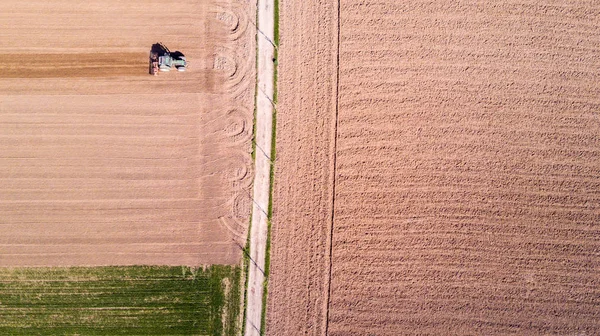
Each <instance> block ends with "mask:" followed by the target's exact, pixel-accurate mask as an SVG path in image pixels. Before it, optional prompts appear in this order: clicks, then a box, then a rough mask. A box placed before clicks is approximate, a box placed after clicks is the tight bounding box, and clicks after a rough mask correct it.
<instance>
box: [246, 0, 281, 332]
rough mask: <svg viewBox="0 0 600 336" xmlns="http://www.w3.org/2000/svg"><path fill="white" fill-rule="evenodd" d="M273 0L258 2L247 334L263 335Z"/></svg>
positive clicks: (272, 65)
mask: <svg viewBox="0 0 600 336" xmlns="http://www.w3.org/2000/svg"><path fill="white" fill-rule="evenodd" d="M273 5H274V1H273V0H259V1H258V30H259V31H258V50H257V53H258V64H257V71H258V77H257V80H258V91H257V92H256V134H255V137H256V139H255V141H256V158H255V161H254V165H255V177H254V191H253V199H254V203H253V205H252V223H251V227H250V257H251V259H252V260H251V262H250V270H249V275H248V293H247V295H248V301H247V306H246V322H245V323H246V329H245V330H246V332H245V334H246V335H248V336H250V335H260V334H261V331H260V325H261V313H262V305H263V302H262V297H263V283H264V281H265V273H264V269H265V250H266V244H267V231H268V224H267V220H268V218H267V209H268V208H269V185H270V168H271V158H270V153H271V136H272V129H273V75H274V64H273V58H274V55H275V49H274V45H273V42H272V41H273V40H274V17H273V16H274V12H273Z"/></svg>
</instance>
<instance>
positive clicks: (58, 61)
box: [0, 53, 148, 78]
mask: <svg viewBox="0 0 600 336" xmlns="http://www.w3.org/2000/svg"><path fill="white" fill-rule="evenodd" d="M124 60H126V61H124ZM0 68H1V69H2V71H0V78H61V77H62V78H67V77H110V76H145V75H147V73H146V71H144V70H145V69H146V68H148V54H147V53H119V54H118V55H115V54H102V53H97V54H86V53H77V54H71V55H69V54H8V53H6V54H2V55H0Z"/></svg>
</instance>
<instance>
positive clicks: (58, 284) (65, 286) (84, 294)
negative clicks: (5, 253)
mask: <svg viewBox="0 0 600 336" xmlns="http://www.w3.org/2000/svg"><path fill="white" fill-rule="evenodd" d="M240 272H241V270H240V267H232V266H211V267H208V268H206V269H205V270H203V269H194V268H189V267H168V266H127V267H120V266H109V267H71V268H37V267H36V268H0V335H222V334H226V335H234V334H235V333H236V332H237V331H238V316H239V313H240V311H239V310H240V308H239V306H240V304H239V300H240V288H239V280H240Z"/></svg>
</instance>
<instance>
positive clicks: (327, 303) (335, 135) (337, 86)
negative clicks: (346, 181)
mask: <svg viewBox="0 0 600 336" xmlns="http://www.w3.org/2000/svg"><path fill="white" fill-rule="evenodd" d="M340 4H341V1H340V0H337V1H336V5H337V8H336V9H337V13H336V14H337V43H336V67H335V68H336V71H335V74H336V75H335V117H334V122H333V153H332V156H333V158H332V161H333V163H332V166H333V167H332V169H331V170H332V177H331V181H332V184H331V217H330V218H331V221H330V227H329V237H327V238H328V239H327V245H329V246H328V247H329V269H328V273H329V274H328V276H327V297H326V301H325V319H324V320H325V321H324V324H325V328H324V330H323V334H324V335H325V336H326V335H328V334H329V309H330V306H331V275H332V270H333V224H334V220H335V186H336V175H337V138H338V115H339V106H340V34H341V21H340V20H341V9H340Z"/></svg>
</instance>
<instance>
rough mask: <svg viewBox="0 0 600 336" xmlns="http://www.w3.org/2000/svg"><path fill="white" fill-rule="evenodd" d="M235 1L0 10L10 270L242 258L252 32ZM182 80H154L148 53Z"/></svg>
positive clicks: (0, 197) (0, 194) (0, 198)
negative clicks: (170, 57) (161, 56)
mask: <svg viewBox="0 0 600 336" xmlns="http://www.w3.org/2000/svg"><path fill="white" fill-rule="evenodd" d="M253 12H254V6H253V5H251V4H248V3H246V2H244V1H237V0H229V1H227V0H212V1H202V0H194V1H186V2H183V3H177V5H173V4H165V3H164V2H162V1H153V0H141V1H118V0H102V1H99V0H92V1H84V2H82V1H77V0H60V1H50V2H49V1H40V0H33V1H26V2H23V1H16V0H8V1H2V2H1V3H0V27H2V29H0V41H2V44H1V46H0V55H1V56H0V266H69V265H89V266H93V265H132V264H136V265H137V264H167V265H182V264H184V265H200V264H212V263H224V264H236V263H238V262H239V260H240V257H241V250H240V248H239V244H240V242H243V241H244V240H245V234H246V226H247V222H248V217H249V210H250V200H249V192H248V190H249V188H250V184H251V180H252V167H251V157H250V151H251V142H250V139H251V133H252V106H253V97H254V95H253V90H254V77H255V76H254V60H255V56H254V43H255V42H254V33H253V31H252V30H250V29H247V28H248V26H249V25H251V23H250V22H249V20H248V17H249V15H248V13H253ZM159 41H160V42H163V43H164V44H165V45H167V46H168V47H169V48H171V49H172V50H181V51H182V52H183V53H185V54H186V57H187V59H188V60H189V63H190V67H189V69H188V71H187V72H185V73H177V72H171V73H166V74H164V73H161V74H160V75H159V76H157V77H154V76H150V75H148V62H147V58H148V53H149V50H150V46H151V45H152V44H153V43H156V42H159Z"/></svg>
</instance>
